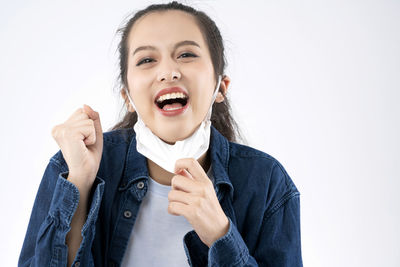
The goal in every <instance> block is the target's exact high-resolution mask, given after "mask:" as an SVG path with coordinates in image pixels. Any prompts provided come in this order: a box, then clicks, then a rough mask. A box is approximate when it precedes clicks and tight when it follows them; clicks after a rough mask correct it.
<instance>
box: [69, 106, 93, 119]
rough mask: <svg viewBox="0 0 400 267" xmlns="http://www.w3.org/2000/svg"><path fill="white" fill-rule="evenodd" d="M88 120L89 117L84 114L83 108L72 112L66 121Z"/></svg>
mask: <svg viewBox="0 0 400 267" xmlns="http://www.w3.org/2000/svg"><path fill="white" fill-rule="evenodd" d="M82 118H83V119H85V118H86V119H88V118H89V116H88V115H87V114H86V113H85V111H84V109H83V108H78V109H77V110H75V111H74V113H72V115H71V116H69V118H68V119H67V121H76V120H79V119H82Z"/></svg>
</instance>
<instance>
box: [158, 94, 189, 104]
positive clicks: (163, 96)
mask: <svg viewBox="0 0 400 267" xmlns="http://www.w3.org/2000/svg"><path fill="white" fill-rule="evenodd" d="M175 98H187V96H186V95H185V94H184V93H171V94H165V95H162V96H160V97H159V98H157V102H162V101H164V100H167V99H175Z"/></svg>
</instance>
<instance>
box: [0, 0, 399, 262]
mask: <svg viewBox="0 0 400 267" xmlns="http://www.w3.org/2000/svg"><path fill="white" fill-rule="evenodd" d="M1 1H2V3H1V5H0V6H1V8H0V36H1V37H0V38H1V39H0V40H1V41H0V53H1V57H0V58H1V59H0V90H1V93H0V114H1V138H0V142H1V143H0V147H1V149H0V151H1V152H0V162H1V163H0V164H1V181H2V182H1V184H2V186H1V189H0V190H1V191H0V203H1V213H2V216H1V217H2V219H1V220H0V231H1V232H0V236H1V241H0V253H1V265H2V266H16V264H17V259H18V257H19V253H20V250H21V247H22V242H23V239H24V236H25V232H26V227H27V224H28V221H29V217H30V212H31V208H32V205H33V201H34V198H35V195H36V192H37V189H38V186H39V183H40V180H41V178H42V175H43V173H44V170H45V167H46V165H47V163H48V160H49V159H50V157H51V156H52V155H54V154H55V153H56V152H57V151H58V146H57V144H56V142H55V141H54V140H53V138H52V137H51V129H52V127H53V126H55V125H56V124H60V123H62V122H64V121H65V120H66V119H67V118H68V117H69V116H70V114H71V113H72V112H73V111H74V110H75V109H77V108H78V107H81V106H82V105H83V104H84V103H86V104H88V105H90V106H92V107H93V108H94V109H95V110H97V111H98V112H99V113H100V116H101V121H102V125H103V131H107V130H108V129H109V128H110V127H112V126H113V125H114V124H115V123H116V122H117V120H118V115H119V110H120V107H121V105H122V101H121V100H120V96H119V94H118V91H117V89H118V86H117V84H116V83H115V81H116V79H117V74H118V73H117V70H118V68H117V59H118V55H117V53H116V52H115V51H116V45H117V42H118V41H119V39H118V38H119V37H118V36H117V35H115V31H116V30H117V28H118V27H119V26H120V25H121V23H122V22H123V19H124V18H125V17H126V16H127V15H128V14H129V13H130V12H132V11H135V10H138V9H141V8H144V7H146V6H147V5H148V4H150V3H152V2H150V1H93V2H91V3H89V2H88V1H87V2H84V1H79V2H78V1H50V0H46V1H7V2H6V1H4V0H1ZM186 3H189V4H192V5H193V6H194V7H196V8H199V9H201V10H204V11H206V12H207V13H208V14H209V15H210V16H211V17H212V18H213V19H215V21H216V23H217V25H219V27H220V30H221V32H222V35H223V37H224V40H225V45H226V50H227V59H228V69H227V74H228V75H229V76H230V77H231V79H232V83H231V87H230V97H231V102H232V105H233V108H234V114H235V115H236V118H237V121H238V122H239V124H240V125H241V128H242V130H243V133H244V134H245V136H246V139H247V141H248V144H249V145H251V146H253V147H255V148H258V149H261V150H263V151H265V152H267V153H269V154H271V155H272V156H274V157H275V158H277V159H278V160H279V161H280V162H281V163H282V164H283V166H284V167H285V168H286V170H287V171H288V173H289V175H290V176H291V177H292V179H293V180H294V182H295V184H296V186H297V187H298V189H299V191H300V193H301V230H302V250H303V261H304V265H305V266H325V267H326V266H332V267H333V266H335V267H336V266H400V253H399V251H400V246H399V239H400V231H399V226H400V214H399V213H400V198H399V196H398V192H399V186H400V182H399V178H400V169H399V166H400V153H399V150H400V141H399V136H400V125H399V124H400V105H399V100H400V93H399V90H400V49H399V48H400V15H399V14H400V2H399V1H398V0H393V1H389V0H375V1H374V0H371V1H365V0H363V1H361V0H360V1H355V0H338V1H318V0H308V1H298V0H297V1H290V0H285V1H232V0H225V1H186Z"/></svg>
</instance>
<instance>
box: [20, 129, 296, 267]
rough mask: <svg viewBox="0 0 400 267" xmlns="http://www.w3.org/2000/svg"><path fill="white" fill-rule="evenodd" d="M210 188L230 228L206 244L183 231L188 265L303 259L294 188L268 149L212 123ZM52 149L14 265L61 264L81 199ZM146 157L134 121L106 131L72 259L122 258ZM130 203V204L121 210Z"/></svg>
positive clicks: (83, 262)
mask: <svg viewBox="0 0 400 267" xmlns="http://www.w3.org/2000/svg"><path fill="white" fill-rule="evenodd" d="M209 153H210V154H209V155H210V156H211V161H212V172H213V175H214V188H215V191H216V194H217V197H218V199H219V202H220V204H221V207H222V209H223V210H224V212H225V214H226V215H227V217H228V219H229V223H230V225H229V230H228V232H227V233H226V234H225V235H224V236H223V237H221V238H220V239H218V240H217V241H215V242H214V244H212V246H211V247H210V248H208V247H207V246H206V245H205V244H204V243H203V242H202V241H201V240H200V238H199V237H198V235H197V234H196V232H195V231H190V232H188V233H187V234H186V235H185V236H184V237H183V240H182V242H183V244H182V245H183V248H184V250H185V253H186V255H187V258H188V264H189V265H190V266H230V267H232V266H302V265H303V264H302V256H301V241H300V193H299V191H298V190H297V188H296V186H295V185H294V183H293V181H292V180H291V178H290V177H289V176H288V174H287V173H286V171H285V169H284V168H283V167H282V165H281V164H280V163H279V162H278V161H277V160H276V159H274V158H273V157H271V156H270V155H268V154H266V153H264V152H261V151H258V150H256V149H254V148H250V147H248V146H244V145H240V144H236V143H231V142H228V141H227V139H225V137H223V136H222V135H221V134H220V133H219V132H218V131H217V130H216V129H215V128H214V127H212V129H211V143H210V149H209ZM67 176H68V167H67V164H66V162H65V160H64V158H63V156H62V153H61V151H58V152H57V153H56V154H55V155H54V156H53V157H52V158H51V159H50V162H49V164H48V165H47V168H46V170H45V173H44V175H43V178H42V181H41V183H40V186H39V190H38V193H37V195H36V199H35V203H34V205H33V209H32V214H31V218H30V221H29V225H28V229H27V232H26V236H25V240H24V244H23V247H22V250H21V254H20V258H19V262H18V266H66V265H67V257H68V247H67V246H66V244H65V237H66V235H67V233H68V231H69V230H70V224H71V219H72V217H73V214H74V212H75V210H76V208H77V205H78V202H79V191H78V189H77V187H76V186H75V185H74V184H72V183H70V182H69V181H68V180H66V178H67ZM148 179H149V173H148V169H147V164H146V158H145V157H144V156H142V155H141V154H139V153H138V152H137V151H136V139H135V134H134V131H133V129H125V130H115V131H111V132H106V133H104V148H103V155H102V159H101V163H100V168H99V171H98V173H97V177H96V179H95V182H94V184H93V187H92V190H91V193H90V198H89V199H90V203H89V210H88V216H87V219H86V222H85V224H84V226H83V229H82V237H83V240H82V243H81V246H80V248H79V250H78V252H77V255H76V258H75V261H74V263H73V265H72V266H79V265H80V266H120V263H121V261H122V258H123V256H124V253H125V252H126V248H127V244H128V240H129V236H130V233H131V231H132V228H133V225H134V223H135V219H136V216H137V213H138V210H139V206H140V204H141V201H142V200H143V197H144V196H145V194H146V192H147V188H148ZM127 211H129V212H127Z"/></svg>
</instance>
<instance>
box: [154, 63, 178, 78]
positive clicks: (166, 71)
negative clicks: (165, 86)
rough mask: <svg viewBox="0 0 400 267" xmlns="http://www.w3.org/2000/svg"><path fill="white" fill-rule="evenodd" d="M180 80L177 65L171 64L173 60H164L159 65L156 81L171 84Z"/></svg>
mask: <svg viewBox="0 0 400 267" xmlns="http://www.w3.org/2000/svg"><path fill="white" fill-rule="evenodd" d="M180 78H181V72H180V70H179V67H178V64H176V62H173V60H170V59H169V60H164V62H163V63H162V64H160V69H159V72H158V75H157V80H158V81H160V82H173V81H176V80H179V79H180Z"/></svg>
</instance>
